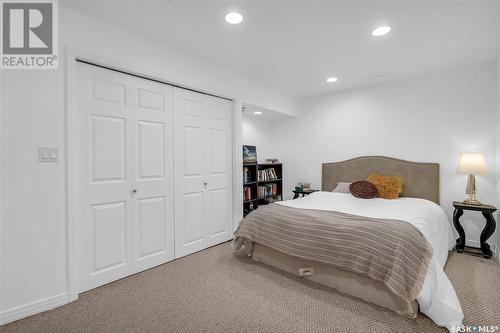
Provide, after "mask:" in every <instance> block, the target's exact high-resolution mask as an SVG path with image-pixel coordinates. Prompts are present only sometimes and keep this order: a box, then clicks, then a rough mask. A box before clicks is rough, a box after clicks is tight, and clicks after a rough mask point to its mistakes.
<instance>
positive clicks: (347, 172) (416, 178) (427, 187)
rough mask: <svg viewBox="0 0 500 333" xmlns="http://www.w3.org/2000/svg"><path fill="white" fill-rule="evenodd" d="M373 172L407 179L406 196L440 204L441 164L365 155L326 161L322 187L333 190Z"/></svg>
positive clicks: (403, 195)
mask: <svg viewBox="0 0 500 333" xmlns="http://www.w3.org/2000/svg"><path fill="white" fill-rule="evenodd" d="M371 173H380V174H383V175H387V176H399V177H402V178H403V179H404V182H405V183H404V187H403V193H402V195H401V196H402V197H412V198H422V199H427V200H430V201H434V202H435V203H437V204H438V205H439V163H418V162H410V161H404V160H399V159H396V158H391V157H385V156H363V157H357V158H353V159H350V160H347V161H342V162H335V163H323V170H322V180H321V189H322V190H323V191H331V190H333V189H334V188H335V186H336V185H337V182H354V181H357V180H365V179H366V178H367V177H368V175H369V174H371Z"/></svg>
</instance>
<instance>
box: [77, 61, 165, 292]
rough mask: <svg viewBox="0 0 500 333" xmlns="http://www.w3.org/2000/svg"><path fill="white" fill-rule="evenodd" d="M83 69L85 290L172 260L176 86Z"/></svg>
mask: <svg viewBox="0 0 500 333" xmlns="http://www.w3.org/2000/svg"><path fill="white" fill-rule="evenodd" d="M77 69H78V73H77V75H78V102H77V103H78V105H77V108H78V114H79V121H78V123H79V129H78V130H79V146H80V151H79V162H80V163H79V168H80V169H79V174H80V177H79V189H80V191H79V202H80V204H79V207H80V212H79V228H78V234H79V266H80V274H79V289H80V292H83V291H85V290H89V289H92V288H95V287H97V286H100V285H103V284H106V283H109V282H112V281H115V280H117V279H120V278H123V277H125V276H127V275H130V274H133V273H135V272H138V271H141V270H143V269H147V268H150V267H152V266H155V265H158V264H161V263H164V262H167V261H169V260H172V259H173V254H174V242H173V233H174V224H173V195H172V193H173V165H172V150H171V145H172V140H171V139H168V137H169V135H170V136H171V135H172V88H171V87H169V86H165V85H161V84H156V83H152V82H150V81H147V80H141V79H137V78H134V77H131V76H128V75H126V74H122V73H117V72H114V71H110V70H105V69H101V68H98V67H94V66H89V65H85V64H78V67H77Z"/></svg>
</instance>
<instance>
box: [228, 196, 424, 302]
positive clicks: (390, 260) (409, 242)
mask: <svg viewBox="0 0 500 333" xmlns="http://www.w3.org/2000/svg"><path fill="white" fill-rule="evenodd" d="M246 241H250V242H255V243H259V244H262V245H266V246H268V247H271V248H273V249H275V250H278V251H281V252H284V253H286V254H289V255H292V256H296V257H300V258H303V259H309V260H316V261H319V262H322V263H326V264H330V265H333V266H335V267H336V268H341V269H344V270H347V271H351V272H355V273H359V274H361V275H364V276H366V277H369V278H371V279H374V280H378V281H382V282H383V283H384V284H385V285H386V286H387V287H388V288H389V289H390V290H391V291H392V292H393V293H394V294H396V295H398V296H400V297H402V298H403V299H406V300H408V301H410V302H411V301H413V300H415V299H416V298H417V296H418V294H419V292H420V289H421V287H422V284H423V282H424V278H425V275H426V273H427V269H428V266H429V262H430V260H431V257H432V248H431V246H430V245H429V243H428V242H427V240H426V239H425V237H424V236H423V235H422V233H421V232H420V231H419V230H418V229H417V228H415V227H414V226H413V225H411V224H410V223H407V222H404V221H399V220H389V219H375V218H368V217H362V216H356V215H350V214H345V213H340V212H335V211H325V210H314V209H299V208H291V207H286V206H283V205H278V204H271V205H266V206H261V207H259V208H258V209H257V210H255V211H253V212H251V213H250V214H249V215H248V216H246V217H245V218H244V219H243V221H242V222H241V224H240V226H239V227H238V229H237V230H236V232H235V234H234V241H233V244H234V246H235V248H236V249H238V248H240V247H241V246H242V244H243V243H244V242H246Z"/></svg>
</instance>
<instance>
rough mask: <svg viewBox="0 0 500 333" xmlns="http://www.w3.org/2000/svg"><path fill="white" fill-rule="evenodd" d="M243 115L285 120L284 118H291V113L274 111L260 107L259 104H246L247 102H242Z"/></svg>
mask: <svg viewBox="0 0 500 333" xmlns="http://www.w3.org/2000/svg"><path fill="white" fill-rule="evenodd" d="M242 111H243V116H244V117H249V118H259V119H266V120H270V121H273V120H285V119H290V118H293V116H291V115H287V114H284V113H282V112H278V111H274V110H269V109H266V108H262V107H260V106H256V105H252V104H248V103H243V110H242ZM254 112H261V113H260V114H255V113H254Z"/></svg>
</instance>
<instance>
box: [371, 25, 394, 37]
mask: <svg viewBox="0 0 500 333" xmlns="http://www.w3.org/2000/svg"><path fill="white" fill-rule="evenodd" d="M389 31H391V27H390V26H388V25H384V26H381V27H378V28H377V29H375V30H373V31H372V35H373V36H376V37H380V36H383V35H386V34H388V33H389Z"/></svg>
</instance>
